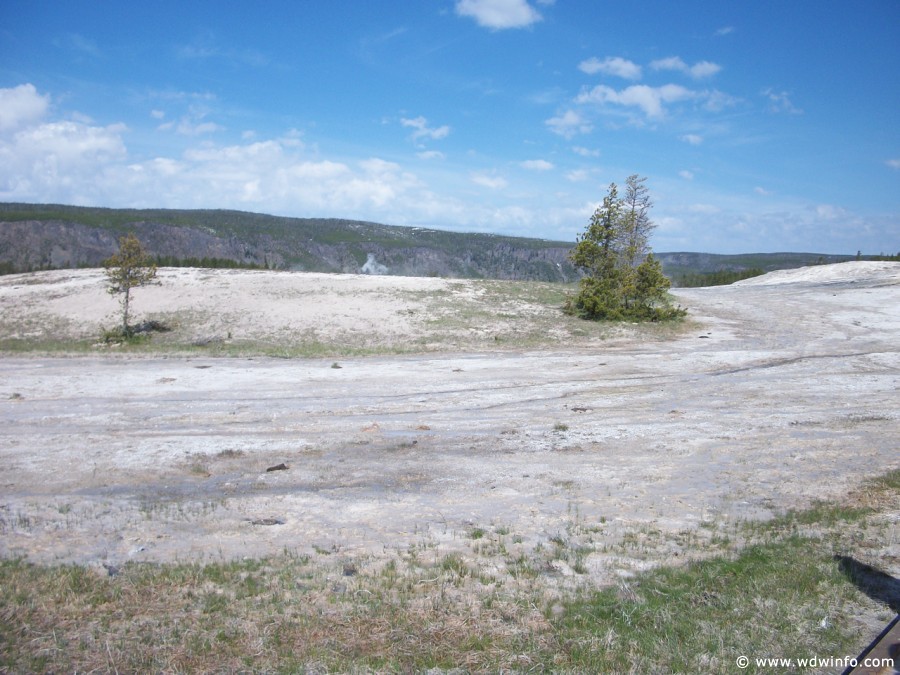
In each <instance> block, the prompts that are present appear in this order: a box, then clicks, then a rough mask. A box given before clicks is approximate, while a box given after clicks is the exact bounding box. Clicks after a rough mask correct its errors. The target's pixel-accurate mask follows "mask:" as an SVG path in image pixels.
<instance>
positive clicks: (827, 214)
mask: <svg viewBox="0 0 900 675" xmlns="http://www.w3.org/2000/svg"><path fill="white" fill-rule="evenodd" d="M816 215H817V216H818V217H819V218H821V219H823V220H837V219H838V218H846V217H847V215H849V214H848V213H847V210H846V209H843V208H841V207H840V206H834V205H832V204H819V205H817V206H816Z"/></svg>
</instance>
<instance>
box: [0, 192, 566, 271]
mask: <svg viewBox="0 0 900 675" xmlns="http://www.w3.org/2000/svg"><path fill="white" fill-rule="evenodd" d="M129 232H134V233H135V235H137V237H138V238H139V239H140V240H141V242H142V243H143V244H144V246H145V248H146V249H147V250H148V251H149V252H150V253H152V254H153V255H154V256H158V257H159V258H160V260H161V261H162V262H164V263H173V262H175V261H186V260H188V261H189V260H194V261H202V259H206V262H207V263H208V264H225V261H231V262H233V263H236V264H238V265H241V266H259V267H269V268H272V269H291V270H303V271H310V272H349V273H356V272H361V271H362V272H372V273H381V274H394V275H407V276H442V277H459V278H465V277H467V278H481V277H483V278H495V279H534V280H545V281H572V280H575V279H577V278H578V274H577V273H576V271H575V269H574V268H573V267H572V265H571V263H570V262H569V261H568V259H567V257H566V256H567V255H568V251H569V249H570V248H571V246H572V244H571V243H568V242H553V241H546V240H541V239H526V238H522V237H504V236H496V235H490V234H477V233H461V232H444V231H440V230H431V229H426V228H418V227H397V226H391V225H380V224H378V223H369V222H362V221H354V220H340V219H332V218H282V217H278V216H268V215H263V214H257V213H245V212H241V211H220V210H167V209H166V210H164V209H146V210H133V209H101V208H86V207H75V206H57V205H34V204H11V203H5V204H0V265H2V266H3V268H4V269H6V271H29V270H35V269H48V268H58V267H82V266H96V265H99V264H100V263H101V262H102V261H103V260H105V259H106V258H108V257H109V256H110V255H112V254H113V253H114V252H115V251H116V249H117V241H118V237H119V236H121V235H123V234H127V233H129Z"/></svg>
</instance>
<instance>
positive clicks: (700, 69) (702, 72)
mask: <svg viewBox="0 0 900 675" xmlns="http://www.w3.org/2000/svg"><path fill="white" fill-rule="evenodd" d="M650 67H651V68H652V69H653V70H674V71H677V72H681V73H685V74H687V75H690V76H691V77H693V78H694V79H695V80H699V79H702V78H704V77H711V76H712V75H715V74H716V73H718V72H719V71H720V70H722V66H720V65H718V64H716V63H712V62H711V61H698V62H697V63H695V64H694V65H693V66H689V65H688V64H686V63H685V62H684V61H682V60H681V58H680V57H678V56H670V57H668V58H665V59H657V60H656V61H651V62H650Z"/></svg>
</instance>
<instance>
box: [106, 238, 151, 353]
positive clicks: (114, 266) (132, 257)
mask: <svg viewBox="0 0 900 675" xmlns="http://www.w3.org/2000/svg"><path fill="white" fill-rule="evenodd" d="M103 267H105V268H106V280H107V287H106V290H107V292H108V293H109V294H110V295H122V299H121V304H122V335H123V336H124V337H129V336H130V335H131V334H132V330H131V326H129V325H128V316H129V310H130V307H131V289H132V288H137V287H138V286H146V285H147V284H149V283H151V282H152V281H153V280H154V279H155V278H156V265H155V264H153V262H152V261H151V258H150V256H149V255H147V253H146V252H145V251H144V247H143V245H142V244H141V242H140V241H139V240H138V238H137V237H136V236H134V234H129V235H128V236H127V237H120V238H119V252H118V253H116V254H115V255H113V256H112V257H110V258H109V259H108V260H106V261H105V262H104V263H103Z"/></svg>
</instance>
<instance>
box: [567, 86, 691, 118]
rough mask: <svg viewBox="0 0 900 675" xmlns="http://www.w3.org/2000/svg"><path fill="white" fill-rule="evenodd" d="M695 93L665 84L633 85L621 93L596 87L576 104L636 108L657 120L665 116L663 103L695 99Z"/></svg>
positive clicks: (582, 94)
mask: <svg viewBox="0 0 900 675" xmlns="http://www.w3.org/2000/svg"><path fill="white" fill-rule="evenodd" d="M695 97H696V93H695V92H692V91H691V90H689V89H686V88H684V87H682V86H680V85H677V84H666V85H663V86H662V87H648V86H647V85H645V84H635V85H632V86H630V87H628V88H626V89H623V90H621V91H616V90H615V89H613V88H612V87H607V86H606V85H603V84H601V85H597V86H596V87H594V88H593V89H591V90H588V91H583V92H582V93H581V94H580V95H579V96H578V98H576V99H575V101H576V103H582V104H585V103H596V104H600V105H604V104H606V103H615V104H617V105H623V106H629V107H637V108H640V109H641V110H643V111H644V114H645V115H647V117H650V118H659V117H663V116H664V115H665V110H664V108H663V104H664V103H675V102H677V101H684V100H688V99H691V98H695Z"/></svg>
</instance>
